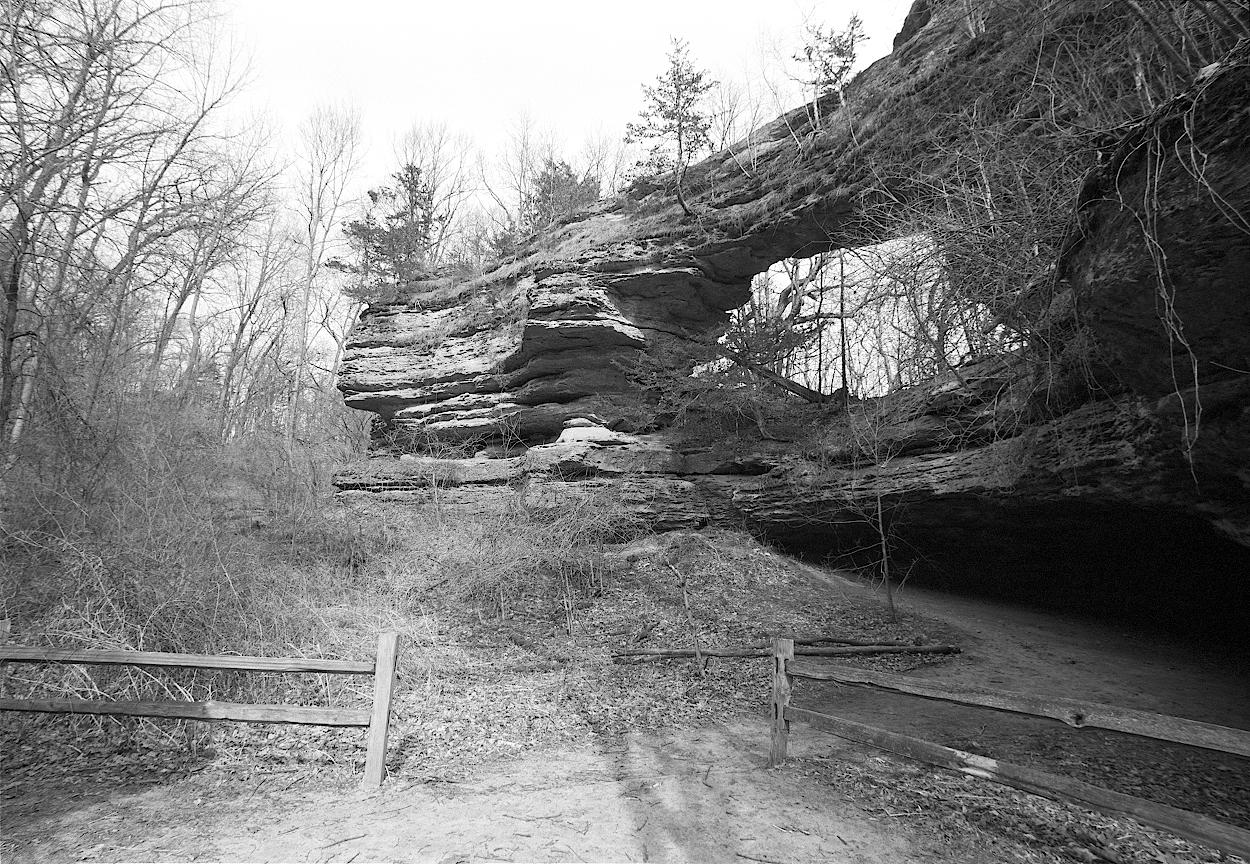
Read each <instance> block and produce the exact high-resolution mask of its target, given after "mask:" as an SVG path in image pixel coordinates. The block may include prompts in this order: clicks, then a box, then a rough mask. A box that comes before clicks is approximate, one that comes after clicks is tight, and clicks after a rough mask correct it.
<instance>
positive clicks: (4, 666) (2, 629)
mask: <svg viewBox="0 0 1250 864" xmlns="http://www.w3.org/2000/svg"><path fill="white" fill-rule="evenodd" d="M9 626H10V625H9V619H8V618H5V619H4V620H3V621H0V645H4V644H6V643H7V642H8V641H9V632H10V630H9ZM8 695H9V664H8V663H6V662H5V661H4V660H0V698H3V697H5V696H8Z"/></svg>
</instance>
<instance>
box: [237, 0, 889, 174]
mask: <svg viewBox="0 0 1250 864" xmlns="http://www.w3.org/2000/svg"><path fill="white" fill-rule="evenodd" d="M910 5H911V0H833V2H825V3H821V4H813V3H810V2H798V0H773V2H762V0H753V2H738V0H717V2H712V0H627V2H615V3H611V4H606V3H605V4H600V3H594V2H591V0H582V2H568V0H518V2H499V0H438V2H430V0H221V7H222V10H223V11H224V12H225V13H226V20H227V26H228V27H229V28H230V30H231V31H232V33H233V41H234V43H235V45H236V48H237V50H238V51H239V52H240V53H241V54H242V55H243V57H244V58H246V59H247V60H248V61H249V65H250V73H251V74H250V82H251V83H250V85H249V87H248V89H247V91H246V93H245V96H244V98H243V99H241V100H239V102H238V103H237V104H236V108H237V109H238V110H241V111H246V112H257V113H262V112H263V113H264V114H266V115H267V116H268V117H269V118H271V119H270V122H271V123H272V124H273V125H274V127H275V131H276V132H278V134H279V135H280V136H281V137H282V138H283V139H286V140H290V136H291V135H292V134H293V133H294V130H295V129H296V128H297V127H298V124H299V122H300V120H301V119H302V118H303V117H305V116H306V115H307V114H308V113H309V112H310V111H311V110H312V109H313V108H314V107H315V106H317V105H318V104H322V103H330V104H350V105H353V106H355V108H356V109H357V110H358V111H359V113H360V118H361V125H362V132H363V139H364V143H365V154H364V160H363V162H362V165H361V169H362V174H363V175H365V176H363V177H362V178H361V180H362V181H363V182H364V183H368V184H373V183H376V182H379V181H381V180H383V179H385V175H386V174H387V173H389V172H390V171H391V170H393V167H392V162H393V159H392V154H393V143H394V140H395V139H396V137H397V136H398V135H399V134H402V132H403V131H404V130H406V129H407V128H409V127H410V126H411V125H412V124H413V123H414V122H420V121H441V122H445V123H447V125H448V126H449V127H450V128H452V129H453V130H456V131H460V132H463V133H465V134H467V135H468V136H469V137H470V138H471V139H472V140H473V142H474V144H475V145H476V146H477V147H478V148H479V149H480V150H481V151H483V152H485V153H487V154H490V153H494V152H496V151H497V149H498V148H499V147H500V146H501V145H502V143H503V141H504V139H505V138H506V135H507V130H508V127H509V125H510V124H511V123H512V122H513V121H514V120H515V119H516V118H517V117H518V116H519V115H520V114H522V113H523V112H528V113H529V115H530V117H531V118H532V119H533V121H534V122H535V123H537V124H539V125H540V126H545V127H547V128H550V129H551V130H553V131H554V132H555V133H556V135H557V136H558V137H560V138H563V139H564V140H565V141H566V142H568V144H567V146H568V148H569V151H570V152H569V155H570V156H571V155H573V154H574V153H575V152H576V150H577V149H579V148H580V146H581V142H582V141H583V140H584V139H585V136H586V135H587V134H593V133H595V132H597V131H598V132H606V133H609V134H612V135H613V136H616V135H619V134H621V133H622V132H623V130H624V125H625V123H626V122H627V121H628V120H630V119H633V118H634V117H636V115H637V113H638V109H639V108H640V107H641V105H642V89H641V85H642V84H643V83H644V82H646V83H651V82H652V81H653V80H654V78H655V76H656V75H657V74H658V73H659V72H660V71H661V70H662V68H663V66H664V63H665V54H666V53H667V51H668V49H669V37H670V36H679V37H681V38H683V39H686V40H687V41H688V42H689V44H690V51H691V56H692V58H693V59H694V60H695V62H696V63H697V64H699V65H700V66H701V67H703V68H708V69H711V70H712V71H713V72H714V74H715V76H716V77H718V78H721V79H734V80H738V81H741V80H744V79H746V78H748V77H750V76H752V75H753V74H758V69H759V67H760V65H761V63H760V61H761V56H762V55H768V54H769V53H771V54H772V55H773V56H775V57H776V56H780V57H788V56H790V55H792V54H793V53H794V52H795V51H796V50H797V48H798V45H799V44H800V40H801V36H802V29H803V24H804V22H805V21H811V22H813V23H825V24H832V25H834V26H836V27H839V28H841V27H842V26H844V25H845V23H846V20H847V18H849V16H850V15H852V14H858V15H859V16H860V18H861V19H863V21H864V25H865V29H866V31H867V33H868V36H869V40H868V42H867V43H865V44H864V46H863V49H862V56H863V57H864V60H865V61H866V62H871V60H873V59H876V58H877V57H880V56H881V55H883V54H886V53H888V52H889V50H890V43H891V42H892V40H893V38H894V34H895V33H897V32H898V30H899V28H900V27H901V26H902V22H903V18H904V16H905V15H906V12H907V8H908V7H909V6H910ZM864 65H866V63H865V64H864ZM787 107H793V106H787ZM775 113H776V112H775V111H770V112H768V116H769V117H771V116H774V115H775Z"/></svg>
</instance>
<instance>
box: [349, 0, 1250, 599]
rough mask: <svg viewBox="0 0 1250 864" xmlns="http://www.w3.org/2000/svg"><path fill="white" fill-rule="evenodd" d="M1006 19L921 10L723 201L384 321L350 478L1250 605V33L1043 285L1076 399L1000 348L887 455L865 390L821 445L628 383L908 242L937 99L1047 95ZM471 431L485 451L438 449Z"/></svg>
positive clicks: (365, 360)
mask: <svg viewBox="0 0 1250 864" xmlns="http://www.w3.org/2000/svg"><path fill="white" fill-rule="evenodd" d="M982 5H983V6H986V8H987V10H988V11H987V12H986V14H985V21H984V32H983V33H981V34H979V35H976V36H973V35H971V34H970V33H969V31H968V28H967V27H966V22H965V21H964V20H963V18H962V14H961V13H960V11H959V10H960V9H962V8H963V6H962V4H956V3H941V2H936V0H933V2H929V0H921V2H917V3H916V4H915V6H914V8H913V10H912V14H910V15H909V16H908V18H907V22H906V25H905V27H904V30H903V32H902V33H900V34H899V37H898V39H897V40H896V42H895V48H894V51H893V53H892V54H891V55H889V56H888V57H886V58H884V59H882V60H880V61H878V62H877V63H876V64H874V65H873V66H872V67H871V68H869V69H868V70H866V71H865V72H864V73H862V74H861V75H860V76H859V77H858V78H857V79H856V80H855V82H854V83H853V85H852V86H851V88H850V89H849V91H848V97H847V106H849V107H843V108H840V109H839V108H837V107H836V106H834V105H832V104H830V105H825V106H822V109H823V110H822V113H823V115H824V121H823V122H822V124H821V126H820V127H819V128H815V127H814V126H813V122H812V119H811V117H812V116H813V114H814V113H815V112H812V111H810V110H809V109H808V108H806V107H805V108H802V109H799V110H796V111H794V112H791V113H790V114H787V115H786V116H784V117H781V118H778V120H776V121H775V122H773V123H772V124H771V125H769V126H767V127H765V128H764V129H763V130H761V131H760V132H758V133H757V134H756V135H755V136H753V138H752V143H751V146H750V147H740V148H731V149H730V150H726V151H724V152H721V153H718V154H715V155H713V156H712V157H710V158H709V159H707V160H705V161H704V162H702V163H700V164H698V165H696V166H693V167H692V168H691V169H690V170H689V172H688V175H687V177H686V180H685V186H686V196H685V197H686V200H687V201H688V203H689V207H690V210H691V211H692V214H693V215H688V214H686V213H685V212H683V209H682V208H681V206H679V204H678V202H677V200H676V199H675V197H674V196H673V195H672V194H671V192H670V191H668V189H667V188H666V187H665V186H664V185H663V184H661V183H660V182H659V181H656V182H655V183H648V182H638V183H635V184H634V185H633V186H632V187H631V188H630V189H629V190H627V192H626V193H625V194H623V195H620V196H617V197H616V198H614V199H611V200H608V201H605V202H601V203H600V204H599V205H597V206H596V207H595V208H594V209H592V210H590V211H589V212H585V213H581V214H578V215H577V216H576V217H574V218H571V219H569V220H566V221H565V222H564V223H562V224H559V225H557V226H555V227H553V228H552V229H551V230H549V231H547V232H545V233H543V234H542V235H540V236H537V237H534V238H531V240H530V241H529V242H528V243H527V245H526V246H525V247H524V248H523V249H522V251H521V252H520V254H518V255H517V256H516V257H515V258H514V259H512V260H510V261H507V262H505V263H504V264H502V265H501V266H499V267H497V268H496V269H494V270H492V271H490V272H488V273H486V274H485V275H484V276H481V277H477V278H474V279H471V280H466V281H461V282H457V281H456V280H453V279H442V280H432V281H430V282H428V283H423V284H421V285H419V286H405V289H404V290H402V291H400V292H399V295H398V298H399V299H397V300H396V301H395V302H393V303H390V304H384V305H374V306H372V307H370V308H369V309H368V310H367V311H366V312H365V313H364V315H363V316H362V318H361V320H360V323H359V325H358V327H357V329H356V331H355V334H354V335H353V337H352V338H351V341H350V343H349V346H348V351H347V355H346V358H345V361H344V363H343V366H342V369H341V372H340V385H339V386H340V388H341V389H342V391H343V393H344V395H345V398H346V400H347V403H348V404H349V405H351V406H352V407H355V408H359V409H363V410H367V411H372V412H375V413H376V414H377V415H378V421H377V423H376V430H375V441H374V447H373V458H371V459H369V460H368V461H365V462H361V463H358V464H356V465H353V466H350V467H348V468H346V469H344V470H343V471H342V472H341V473H340V474H339V475H338V477H337V478H336V484H337V485H338V486H339V488H340V489H342V490H344V492H345V493H353V494H374V495H378V494H381V495H387V496H389V497H395V496H399V497H404V498H409V499H412V500H414V501H428V500H438V501H439V502H440V503H441V504H442V505H444V506H455V507H460V508H467V509H469V510H474V511H484V510H503V509H506V508H507V507H509V506H515V503H516V502H517V501H520V502H521V503H522V504H523V506H525V507H532V506H543V505H544V503H546V502H552V501H558V500H562V499H565V498H568V497H569V496H578V495H595V494H602V493H603V492H604V491H605V490H611V492H612V494H615V495H617V496H619V497H620V498H621V500H622V501H623V502H624V504H625V506H626V508H627V510H628V511H629V512H630V513H631V514H632V515H633V516H634V517H635V518H636V519H637V520H638V521H640V522H642V523H646V524H649V525H650V526H651V527H652V528H654V529H658V530H663V529H668V528H675V527H697V526H700V525H704V524H707V523H709V522H712V521H725V520H736V521H739V522H742V523H745V524H747V525H749V526H752V527H753V528H755V529H757V530H759V531H761V532H763V533H765V534H768V535H770V536H772V537H773V538H775V539H776V540H777V541H779V542H782V543H785V544H789V545H791V546H793V547H795V548H797V549H801V550H805V551H825V550H833V549H847V548H849V547H853V546H855V545H856V544H857V543H859V542H861V541H865V542H866V540H865V536H866V535H865V533H864V532H865V531H866V530H867V528H868V525H869V523H870V522H871V515H872V514H873V513H874V512H875V513H877V514H880V515H881V517H882V518H885V519H887V520H893V522H894V524H895V529H896V532H897V536H898V538H899V543H900V549H901V550H903V552H904V553H905V554H903V555H902V558H904V559H911V560H912V561H913V562H919V563H918V565H917V569H916V571H915V572H916V574H917V575H916V578H924V576H925V575H926V574H927V575H928V576H929V577H931V578H939V579H944V580H946V581H947V582H949V583H951V584H963V585H967V584H972V583H976V584H979V585H982V586H984V587H987V588H993V589H997V590H1001V591H1006V592H1014V591H1015V590H1016V589H1017V588H1020V589H1021V590H1024V589H1025V586H1032V588H1031V590H1030V591H1027V592H1026V593H1031V594H1032V595H1034V596H1039V595H1043V594H1046V593H1051V594H1055V593H1060V592H1066V593H1067V594H1069V595H1075V596H1083V595H1085V594H1088V595H1089V596H1090V597H1091V598H1092V600H1091V602H1099V603H1103V604H1105V605H1112V606H1118V605H1131V604H1132V603H1134V602H1136V599H1135V598H1140V597H1148V598H1149V597H1153V598H1154V600H1153V601H1152V602H1154V603H1155V606H1154V607H1152V608H1157V606H1158V602H1157V601H1159V600H1160V598H1164V600H1165V601H1166V598H1168V597H1170V596H1173V595H1175V596H1178V597H1179V596H1182V595H1184V596H1193V595H1195V594H1200V593H1204V592H1205V593H1209V594H1215V595H1220V596H1222V597H1223V598H1224V599H1225V600H1227V601H1228V602H1226V603H1225V602H1221V605H1222V606H1223V607H1225V608H1226V609H1227V608H1232V607H1233V606H1236V604H1237V603H1240V604H1241V608H1242V609H1243V611H1242V612H1240V613H1238V612H1233V613H1231V614H1232V615H1233V616H1234V617H1235V616H1236V615H1238V614H1240V615H1242V616H1244V615H1245V614H1246V613H1245V612H1244V609H1245V607H1247V606H1248V605H1250V604H1247V603H1246V602H1245V601H1246V600H1248V599H1250V223H1248V222H1247V219H1246V216H1247V214H1250V46H1247V45H1246V44H1245V42H1244V41H1243V43H1242V45H1241V46H1239V48H1238V49H1235V50H1234V51H1233V53H1231V54H1230V55H1228V56H1227V57H1226V58H1224V59H1223V60H1222V61H1221V63H1220V64H1218V65H1217V66H1215V67H1211V68H1208V69H1206V70H1204V72H1203V74H1202V75H1201V76H1200V77H1199V79H1198V80H1197V81H1195V82H1194V84H1193V85H1192V86H1191V87H1190V88H1189V89H1187V90H1186V91H1185V92H1183V93H1181V94H1180V95H1178V96H1177V97H1176V98H1175V99H1173V100H1172V101H1171V102H1169V103H1168V104H1165V105H1162V106H1160V107H1159V108H1158V110H1156V111H1155V112H1154V113H1153V114H1152V115H1151V116H1149V117H1147V118H1145V119H1143V120H1142V121H1140V122H1139V123H1137V124H1135V125H1133V126H1132V127H1131V128H1129V129H1128V130H1127V132H1126V133H1125V134H1123V135H1122V136H1121V137H1120V139H1119V141H1118V142H1113V143H1114V146H1110V147H1108V148H1107V149H1106V150H1105V152H1104V153H1103V157H1102V159H1101V160H1100V161H1099V163H1098V164H1094V165H1092V166H1091V169H1092V170H1091V173H1090V174H1089V178H1088V180H1087V182H1086V184H1085V187H1084V189H1083V190H1082V192H1081V195H1080V197H1079V199H1078V200H1074V201H1073V213H1072V220H1071V227H1070V231H1069V241H1068V242H1067V243H1066V244H1065V247H1064V250H1063V252H1062V255H1061V257H1060V259H1059V260H1056V261H1055V262H1054V268H1053V274H1054V278H1053V279H1051V280H1050V281H1049V283H1048V284H1046V285H1039V286H1035V290H1033V292H1032V294H1031V296H1029V297H1026V298H1022V304H1023V305H1027V304H1032V305H1033V306H1034V307H1036V308H1037V309H1038V310H1039V311H1038V312H1037V313H1036V314H1037V317H1038V322H1039V331H1040V332H1044V333H1046V334H1047V335H1048V338H1051V339H1052V340H1053V341H1054V342H1055V343H1056V344H1058V343H1060V342H1062V341H1063V340H1064V339H1065V338H1067V337H1069V336H1071V335H1072V334H1073V333H1074V332H1077V331H1079V332H1080V333H1081V334H1082V337H1083V338H1087V339H1089V340H1091V342H1092V344H1093V345H1094V346H1096V350H1094V351H1093V352H1092V354H1091V356H1090V358H1089V362H1088V364H1087V365H1086V369H1085V373H1086V374H1084V376H1083V377H1081V378H1080V379H1079V380H1078V381H1076V383H1075V384H1073V383H1072V382H1068V383H1067V384H1066V385H1065V388H1063V393H1062V396H1061V397H1060V396H1059V395H1057V394H1058V392H1059V391H1058V390H1057V389H1056V390H1050V389H1047V386H1045V385H1044V384H1043V383H1042V382H1041V379H1042V378H1043V377H1044V376H1041V375H1039V373H1038V371H1037V369H1036V368H1034V367H1032V366H1030V365H1029V364H1028V363H1026V362H1024V361H1023V360H1021V359H1020V358H1018V357H992V358H978V359H976V360H974V361H971V362H970V363H969V364H968V365H966V366H964V367H962V368H960V369H957V370H954V372H953V373H952V374H951V375H949V376H945V377H944V378H941V379H939V380H935V381H934V382H932V383H931V384H929V385H925V386H923V387H917V388H911V389H910V390H908V391H906V392H904V393H898V394H893V395H891V396H889V397H886V401H885V402H884V403H883V410H882V411H881V412H880V413H879V414H878V416H880V417H884V418H886V419H885V421H884V422H883V423H882V424H879V425H878V426H877V427H876V428H875V429H874V432H873V434H874V443H875V445H876V446H875V449H874V450H873V452H872V453H868V452H865V451H864V450H863V448H861V447H858V446H857V445H856V443H855V442H856V440H857V439H856V436H855V434H854V423H853V422H852V421H849V420H846V419H845V418H843V419H842V420H839V419H837V417H836V416H834V415H837V414H838V412H839V410H840V409H838V408H836V407H826V408H823V409H812V410H813V412H814V413H813V414H812V417H813V422H821V423H828V424H830V426H831V428H832V429H834V430H835V431H836V429H837V428H838V424H839V423H843V424H844V425H845V433H846V434H845V435H844V436H843V439H842V440H841V442H840V443H839V441H838V439H837V435H836V434H833V435H831V436H827V437H826V439H825V440H826V444H825V445H823V446H822V447H820V448H818V450H817V451H811V450H808V451H806V452H797V451H796V450H795V448H793V447H789V448H788V447H787V446H786V445H785V444H784V443H779V442H774V441H767V440H766V441H761V442H757V444H756V446H753V447H745V448H744V447H743V446H741V445H740V444H738V445H733V446H731V445H730V444H728V443H722V444H720V445H717V444H716V443H715V442H713V443H711V444H707V443H705V444H703V445H701V446H698V447H694V446H689V445H688V444H687V445H685V446H683V445H682V443H681V442H680V441H679V440H678V439H676V438H674V437H673V436H672V435H669V434H668V433H667V432H666V431H665V430H664V429H663V428H659V429H657V428H655V427H654V426H646V425H645V424H641V423H639V421H638V416H639V412H638V406H639V404H640V403H641V402H642V401H643V398H644V394H640V393H639V392H638V390H637V385H635V384H633V383H631V379H630V376H629V375H627V374H626V370H628V369H629V368H630V366H631V364H634V363H635V362H636V361H637V360H638V358H639V357H640V356H641V355H642V354H652V355H657V356H665V357H673V356H678V357H684V358H689V360H690V362H691V363H693V362H695V361H696V360H699V359H705V358H706V357H708V352H709V346H711V345H712V344H714V342H715V340H716V339H717V338H718V337H719V336H721V335H722V334H723V332H724V329H725V326H726V323H727V320H728V315H729V313H730V311H731V310H733V309H734V308H736V307H737V306H739V305H741V304H742V303H743V302H745V301H746V299H747V297H748V293H749V285H750V280H751V278H752V277H753V276H754V275H756V274H757V273H760V272H762V271H763V270H765V269H766V268H768V267H769V266H770V265H772V264H773V263H775V262H777V261H779V260H781V259H783V258H786V257H791V256H801V255H811V254H815V253H817V252H820V251H827V250H831V249H836V248H840V247H853V246H858V245H864V244H868V243H871V242H874V240H875V239H878V238H876V237H875V236H874V229H873V225H874V224H875V223H874V222H873V221H872V220H871V219H868V218H866V216H865V213H866V210H867V208H870V207H871V208H874V212H879V211H880V209H881V208H882V207H883V206H884V207H889V206H891V205H890V202H891V201H895V202H900V206H902V202H905V200H906V197H907V194H906V193H907V184H906V180H905V179H904V180H903V181H902V182H898V183H894V182H893V181H890V183H886V181H884V180H883V179H882V174H881V172H880V171H879V170H876V168H875V166H880V165H882V164H888V165H889V166H891V171H890V173H889V176H890V177H892V178H899V177H902V178H906V177H908V176H914V177H918V178H929V179H931V178H933V177H940V176H941V175H942V173H943V172H944V171H945V170H946V165H945V162H944V158H943V156H942V155H941V154H942V153H943V152H948V151H949V148H939V147H933V146H930V145H931V144H932V140H931V139H930V138H929V137H928V136H931V135H936V134H942V133H941V131H940V130H932V129H928V128H927V127H923V126H918V125H917V116H918V115H917V106H920V105H923V106H926V108H927V109H929V110H933V109H934V106H938V108H939V109H940V107H941V106H943V105H955V104H958V103H959V102H960V101H961V100H967V99H972V98H976V96H977V94H978V93H979V92H980V88H982V87H983V86H984V81H985V80H986V78H987V76H990V77H995V80H996V81H998V82H999V83H998V84H997V85H996V86H999V87H1000V91H999V92H1000V93H1001V92H1008V93H1009V94H1010V92H1012V91H1011V90H1010V88H1012V87H1015V88H1016V90H1017V91H1018V92H1017V93H1016V95H1017V96H1018V97H1019V98H1020V99H1021V100H1024V99H1025V98H1026V96H1027V93H1026V88H1027V80H1024V81H1020V82H1016V83H1013V82H1014V81H1015V78H1019V77H1020V76H1015V78H1013V76H1012V74H1010V73H1011V71H1012V69H1014V68H1015V67H1014V66H1013V65H1012V64H1019V63H1021V62H1025V61H1027V62H1029V63H1032V62H1033V61H1032V60H1030V59H1028V50H1027V48H1028V46H1027V45H1024V47H1022V44H1023V43H1025V42H1027V39H1025V35H1027V34H1024V35H1022V34H1019V33H1016V32H1014V31H1013V29H1012V28H1013V26H1014V24H1013V19H1012V17H1011V15H1010V14H1009V13H1010V10H1009V9H1007V8H1005V7H1006V6H1009V4H998V6H995V4H992V3H990V4H982ZM957 7H958V8H957ZM1091 14H1092V13H1091ZM1022 58H1023V59H1022ZM1025 77H1026V79H1027V76H1025ZM1004 82H1005V83H1004ZM1002 88H1006V89H1005V90H1003V89H1002ZM883 184H886V185H890V188H889V189H885V188H883ZM1132 202H1140V206H1134V205H1133V204H1132ZM1144 225H1145V226H1148V228H1149V230H1148V231H1145V232H1144V231H1143V226H1144ZM1026 301H1027V302H1026ZM820 411H824V412H825V413H824V414H820V413H819V412H820ZM882 441H885V442H887V444H888V447H887V449H886V452H888V454H889V458H888V459H884V460H882V459H881V458H880V454H881V452H882V451H881V449H880V445H881V442H882ZM466 447H468V448H470V452H476V454H477V455H472V456H466V454H465V453H464V452H455V454H454V456H445V457H440V456H438V455H437V454H438V453H439V452H445V453H451V452H453V451H456V450H457V449H459V451H463V450H464V448H466ZM865 514H868V515H867V516H866V515H865ZM868 539H870V537H869V538H868ZM1039 586H1041V588H1040V590H1039ZM1143 602H1145V601H1143Z"/></svg>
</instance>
